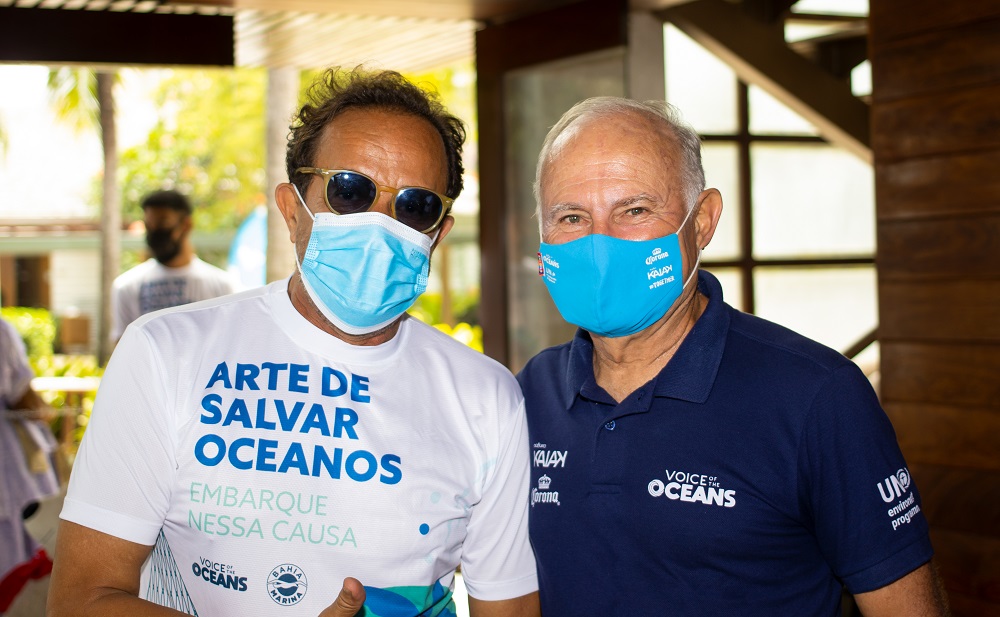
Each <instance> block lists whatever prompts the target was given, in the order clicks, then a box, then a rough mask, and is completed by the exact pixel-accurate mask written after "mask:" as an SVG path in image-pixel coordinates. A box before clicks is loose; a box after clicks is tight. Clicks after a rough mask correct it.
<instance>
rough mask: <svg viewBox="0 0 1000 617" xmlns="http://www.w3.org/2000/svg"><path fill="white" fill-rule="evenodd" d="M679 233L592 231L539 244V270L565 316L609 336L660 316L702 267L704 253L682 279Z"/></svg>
mask: <svg viewBox="0 0 1000 617" xmlns="http://www.w3.org/2000/svg"><path fill="white" fill-rule="evenodd" d="M693 211H694V208H692V209H691V210H690V211H688V213H687V216H685V217H684V221H683V222H682V223H681V226H680V227H679V228H678V229H677V231H676V232H674V233H672V234H670V235H667V236H663V237H662V238H654V239H652V240H642V241H634V240H622V239H620V238H613V237H611V236H605V235H601V234H591V235H588V236H584V237H582V238H577V239H576V240H572V241H570V242H566V243H565V244H546V243H544V242H542V243H541V247H540V248H539V251H538V274H540V275H542V278H543V280H544V281H545V286H546V287H548V289H549V294H550V295H551V296H552V300H553V301H554V302H555V304H556V308H557V309H559V313H560V314H561V315H562V316H563V319H565V320H566V321H568V322H569V323H571V324H573V325H575V326H579V327H580V328H583V329H584V330H586V331H587V332H590V333H592V334H597V335H600V336H606V337H619V336H628V335H630V334H635V333H636V332H640V331H642V330H645V329H646V328H648V327H649V326H651V325H652V324H654V323H655V322H656V321H658V320H659V319H660V318H661V317H663V316H664V315H665V314H666V313H667V311H668V310H670V307H671V306H673V304H674V302H676V301H677V298H679V297H680V295H681V292H682V291H683V290H684V287H686V286H687V284H688V282H690V281H691V278H692V277H694V275H695V272H697V270H698V263H700V262H701V252H700V251H699V253H698V259H697V260H696V261H695V264H694V266H693V267H692V268H691V273H690V274H689V275H688V278H687V279H686V280H685V281H684V282H683V283H682V282H681V280H680V277H681V276H683V261H682V259H681V251H680V240H679V239H678V237H677V234H678V233H679V232H680V230H681V229H683V227H684V225H685V224H686V223H687V221H688V218H690V216H691V212H693Z"/></svg>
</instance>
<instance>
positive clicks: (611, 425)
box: [604, 420, 615, 431]
mask: <svg viewBox="0 0 1000 617" xmlns="http://www.w3.org/2000/svg"><path fill="white" fill-rule="evenodd" d="M604 428H606V429H607V430H609V431H613V430H615V421H614V420H612V421H611V422H606V423H605V424H604Z"/></svg>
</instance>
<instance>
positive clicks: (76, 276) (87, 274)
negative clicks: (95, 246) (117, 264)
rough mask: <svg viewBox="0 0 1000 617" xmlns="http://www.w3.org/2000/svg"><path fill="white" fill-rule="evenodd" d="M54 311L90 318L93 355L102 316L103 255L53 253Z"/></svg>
mask: <svg viewBox="0 0 1000 617" xmlns="http://www.w3.org/2000/svg"><path fill="white" fill-rule="evenodd" d="M49 290H50V294H51V296H50V299H51V311H52V313H53V315H56V316H61V315H64V314H66V313H67V312H69V311H72V310H74V309H76V310H79V311H80V312H81V313H83V314H85V315H87V316H88V317H89V318H90V343H89V345H88V349H87V351H88V352H89V353H93V352H94V350H95V349H96V342H97V321H98V319H99V317H100V298H101V255H100V253H99V252H98V251H94V250H57V251H52V253H51V254H50V260H49Z"/></svg>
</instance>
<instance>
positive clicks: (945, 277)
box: [869, 0, 1000, 617]
mask: <svg viewBox="0 0 1000 617" xmlns="http://www.w3.org/2000/svg"><path fill="white" fill-rule="evenodd" d="M869 25H870V56H871V58H872V72H873V97H872V147H873V150H874V159H875V192H876V201H877V216H878V258H877V264H878V277H879V312H880V315H879V323H880V338H881V349H882V398H883V403H884V405H885V408H886V411H887V412H888V413H889V416H890V417H891V419H892V421H893V424H894V425H895V427H896V431H897V434H898V437H899V442H900V445H901V446H902V448H903V452H904V454H905V455H906V458H907V461H908V463H909V465H910V471H911V473H912V476H913V478H914V479H915V481H916V484H917V487H918V488H919V489H920V491H921V494H922V497H923V501H924V509H923V511H924V514H925V515H926V516H927V518H928V520H929V521H930V524H931V535H932V539H933V542H934V548H935V552H936V557H935V559H936V561H937V563H938V565H939V567H940V570H941V573H942V575H943V576H944V579H945V585H946V587H947V588H948V593H949V597H950V600H951V604H952V608H953V611H954V614H955V615H956V617H962V616H969V617H972V616H976V617H987V616H990V615H998V616H1000V68H998V67H1000V2H996V0H963V1H962V2H940V1H938V0H879V2H872V3H871V15H870V22H869Z"/></svg>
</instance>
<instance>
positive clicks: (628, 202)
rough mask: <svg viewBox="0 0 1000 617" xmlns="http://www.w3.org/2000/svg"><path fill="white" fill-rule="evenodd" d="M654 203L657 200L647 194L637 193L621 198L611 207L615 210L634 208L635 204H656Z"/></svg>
mask: <svg viewBox="0 0 1000 617" xmlns="http://www.w3.org/2000/svg"><path fill="white" fill-rule="evenodd" d="M656 201H657V200H656V199H655V198H654V197H653V196H652V195H650V194H649V193H639V194H638V195H629V196H628V197H623V198H622V199H619V200H618V201H616V202H615V203H614V204H612V206H613V207H615V208H621V207H628V206H634V205H635V204H637V203H640V202H653V203H656Z"/></svg>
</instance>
